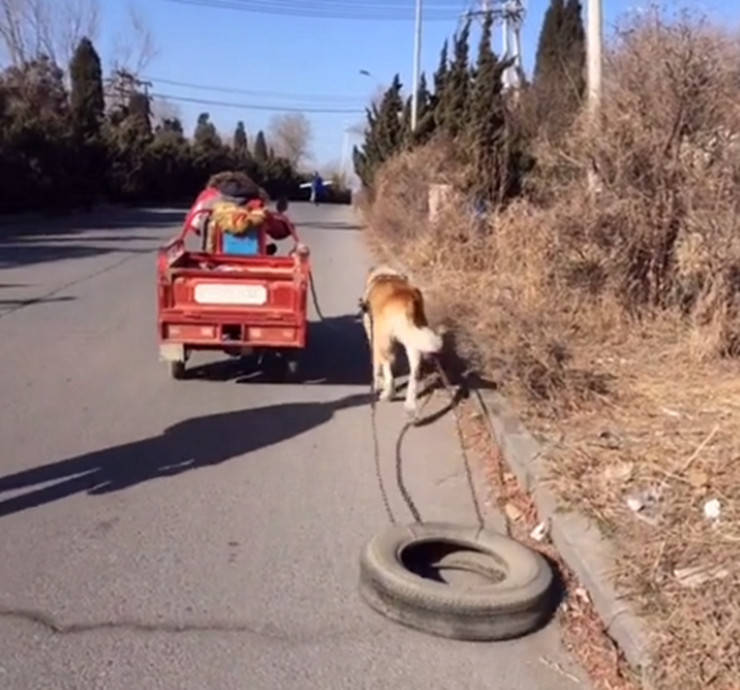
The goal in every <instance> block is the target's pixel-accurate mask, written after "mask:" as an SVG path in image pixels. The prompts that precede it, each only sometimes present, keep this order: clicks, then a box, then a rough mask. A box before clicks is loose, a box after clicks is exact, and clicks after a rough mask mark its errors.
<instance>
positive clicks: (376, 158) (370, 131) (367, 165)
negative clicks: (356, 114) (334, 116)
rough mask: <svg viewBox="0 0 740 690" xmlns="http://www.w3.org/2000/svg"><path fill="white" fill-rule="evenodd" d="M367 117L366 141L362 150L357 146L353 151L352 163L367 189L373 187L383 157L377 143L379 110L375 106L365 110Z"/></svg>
mask: <svg viewBox="0 0 740 690" xmlns="http://www.w3.org/2000/svg"><path fill="white" fill-rule="evenodd" d="M365 114H366V117H367V127H366V128H365V141H364V142H363V144H362V149H361V150H360V149H358V148H357V147H356V146H355V147H353V149H352V162H353V163H354V166H355V172H356V173H357V176H358V177H359V178H360V180H361V181H362V184H363V185H364V186H365V187H371V186H372V183H373V175H374V174H375V168H376V166H377V165H379V164H380V162H381V160H382V156H381V154H380V150H379V149H378V142H377V123H378V116H379V113H378V109H377V108H376V106H375V105H374V104H373V105H372V106H371V107H370V108H367V109H366V110H365Z"/></svg>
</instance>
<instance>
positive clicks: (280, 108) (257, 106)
mask: <svg viewBox="0 0 740 690" xmlns="http://www.w3.org/2000/svg"><path fill="white" fill-rule="evenodd" d="M151 96H152V98H161V99H164V100H167V101H179V102H182V103H198V104H200V105H216V106H224V107H227V108H241V109H242V110H267V111H272V112H282V113H337V114H339V113H345V114H358V113H364V112H365V111H364V109H362V108H316V107H312V106H308V107H307V108H301V107H298V106H295V105H293V106H284V105H266V104H264V103H234V102H233V101H214V100H209V99H206V98H188V97H187V96H176V95H173V94H166V93H152V94H151Z"/></svg>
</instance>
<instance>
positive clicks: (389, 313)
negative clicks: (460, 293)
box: [363, 266, 442, 413]
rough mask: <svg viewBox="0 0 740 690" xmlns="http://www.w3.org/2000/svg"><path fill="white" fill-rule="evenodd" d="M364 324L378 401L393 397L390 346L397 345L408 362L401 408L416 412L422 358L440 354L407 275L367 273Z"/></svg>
mask: <svg viewBox="0 0 740 690" xmlns="http://www.w3.org/2000/svg"><path fill="white" fill-rule="evenodd" d="M363 309H364V316H363V322H364V325H365V332H366V333H367V338H368V342H369V343H370V349H371V351H372V358H373V376H374V377H375V382H376V386H377V387H379V388H382V392H381V395H380V398H381V400H390V399H391V398H392V397H393V391H394V381H393V371H392V366H393V347H394V344H395V343H400V344H401V345H403V347H404V349H405V350H406V357H407V358H408V362H409V383H408V388H407V390H406V402H405V403H404V407H405V408H406V410H407V411H408V412H410V413H413V412H415V411H416V396H417V384H418V380H419V367H420V365H421V358H422V356H423V355H425V354H432V353H436V352H439V351H440V350H441V349H442V338H441V337H440V336H439V335H438V334H437V333H435V332H434V331H433V330H432V329H431V328H429V324H428V322H427V317H426V314H425V313H424V299H423V297H422V294H421V292H420V291H419V289H418V288H416V287H414V286H413V285H411V284H410V282H409V281H408V279H407V278H406V276H404V275H402V274H401V273H399V272H398V271H395V270H393V269H392V268H390V267H389V266H378V267H376V268H373V269H371V270H370V273H369V274H368V277H367V281H366V284H365V295H364V298H363Z"/></svg>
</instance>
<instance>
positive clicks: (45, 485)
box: [0, 393, 369, 517]
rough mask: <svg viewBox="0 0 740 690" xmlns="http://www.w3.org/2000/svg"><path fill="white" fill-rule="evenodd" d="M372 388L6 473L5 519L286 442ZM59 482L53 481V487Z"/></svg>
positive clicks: (178, 427)
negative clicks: (10, 494) (29, 510)
mask: <svg viewBox="0 0 740 690" xmlns="http://www.w3.org/2000/svg"><path fill="white" fill-rule="evenodd" d="M368 400H369V398H368V395H367V394H364V393H362V394H355V395H349V396H345V397H343V398H339V399H338V400H333V401H328V402H304V403H286V404H279V405H268V406H265V407H257V408H253V409H245V410H238V411H235V412H224V413H219V414H212V415H206V416H203V417H195V418H192V419H187V420H185V421H183V422H179V423H177V424H174V425H172V426H170V427H168V428H167V429H165V430H164V431H163V432H162V433H161V434H159V435H157V436H152V437H149V438H145V439H140V440H138V441H132V442H131V443H124V444H121V445H117V446H112V447H110V448H104V449H103V450H97V451H92V452H90V453H85V454H84V455H78V456H76V457H72V458H67V459H64V460H60V461H57V462H52V463H49V464H47V465H42V466H40V467H34V468H32V469H29V470H24V471H21V472H17V473H15V474H11V475H7V476H5V477H0V497H2V494H3V493H7V492H12V493H13V494H15V495H13V496H11V497H10V498H7V499H5V500H0V517H4V516H6V515H11V514H14V513H19V512H22V511H24V510H28V509H29V508H36V507H39V506H42V505H46V504H48V503H53V502H54V501H58V500H61V499H63V498H66V497H68V496H72V495H74V494H78V493H83V492H86V493H88V494H90V495H99V494H106V493H111V492H114V491H121V490H123V489H128V488H130V487H132V486H135V485H137V484H141V483H143V482H147V481H150V480H152V479H159V478H163V477H171V476H174V475H178V474H181V473H183V472H187V471H189V470H194V469H198V468H200V467H206V466H212V465H218V464H220V463H222V462H226V461H228V460H232V459H235V458H238V457H240V456H243V455H246V454H248V453H252V452H255V451H258V450H260V449H262V448H265V447H268V446H271V445H275V444H277V443H281V442H283V441H286V440H288V439H291V438H293V437H295V436H298V435H300V434H303V433H305V432H307V431H309V430H311V429H313V428H315V427H318V426H321V425H322V424H325V423H327V422H329V421H330V420H331V419H332V418H333V416H334V413H335V412H337V411H339V410H342V409H347V408H351V407H357V406H360V405H365V404H367V403H368ZM51 482H53V484H51V485H49V484H50V483H51Z"/></svg>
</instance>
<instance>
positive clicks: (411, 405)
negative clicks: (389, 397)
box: [403, 347, 421, 414]
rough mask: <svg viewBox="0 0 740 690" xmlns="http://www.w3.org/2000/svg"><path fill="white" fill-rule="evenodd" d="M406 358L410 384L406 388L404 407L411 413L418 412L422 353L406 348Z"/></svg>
mask: <svg viewBox="0 0 740 690" xmlns="http://www.w3.org/2000/svg"><path fill="white" fill-rule="evenodd" d="M406 357H407V359H408V360H409V383H408V386H407V387H406V401H405V402H404V404H403V406H404V407H405V408H406V411H407V412H409V413H412V414H413V413H414V412H416V396H417V386H418V385H419V368H420V366H421V352H419V350H417V349H416V348H415V347H407V348H406Z"/></svg>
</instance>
